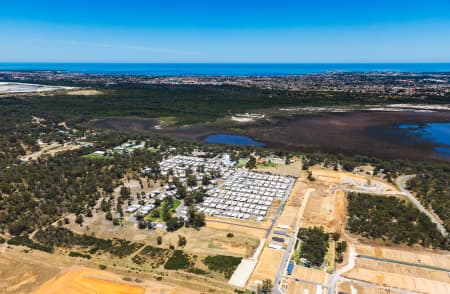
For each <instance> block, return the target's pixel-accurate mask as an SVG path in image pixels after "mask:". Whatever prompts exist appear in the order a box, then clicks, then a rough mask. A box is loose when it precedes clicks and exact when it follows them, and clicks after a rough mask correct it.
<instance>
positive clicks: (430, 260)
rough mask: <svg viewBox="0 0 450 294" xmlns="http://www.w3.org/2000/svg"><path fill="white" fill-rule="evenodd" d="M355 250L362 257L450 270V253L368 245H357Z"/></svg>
mask: <svg viewBox="0 0 450 294" xmlns="http://www.w3.org/2000/svg"><path fill="white" fill-rule="evenodd" d="M355 249H356V251H357V252H358V254H361V255H367V256H373V257H378V258H386V259H393V260H398V261H403V262H409V263H417V264H423V265H429V266H435V267H442V268H447V269H450V253H448V252H442V253H439V252H432V251H431V250H426V249H422V250H416V249H412V248H406V247H384V246H372V245H366V244H356V245H355Z"/></svg>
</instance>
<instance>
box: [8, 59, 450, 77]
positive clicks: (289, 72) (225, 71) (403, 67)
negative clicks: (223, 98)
mask: <svg viewBox="0 0 450 294" xmlns="http://www.w3.org/2000/svg"><path fill="white" fill-rule="evenodd" d="M0 71H62V72H69V73H84V74H111V75H151V76H293V75H304V74H320V73H330V72H349V73H350V72H410V73H411V72H413V73H440V72H447V73H448V72H450V63H279V64H278V63H12V62H11V63H7V62H0Z"/></svg>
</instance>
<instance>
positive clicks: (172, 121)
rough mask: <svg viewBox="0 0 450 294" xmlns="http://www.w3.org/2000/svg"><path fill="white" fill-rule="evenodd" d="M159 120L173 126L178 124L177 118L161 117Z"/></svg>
mask: <svg viewBox="0 0 450 294" xmlns="http://www.w3.org/2000/svg"><path fill="white" fill-rule="evenodd" d="M159 119H160V120H162V121H163V122H164V123H165V124H168V125H173V124H175V123H176V122H177V118H176V117H175V116H160V117H159Z"/></svg>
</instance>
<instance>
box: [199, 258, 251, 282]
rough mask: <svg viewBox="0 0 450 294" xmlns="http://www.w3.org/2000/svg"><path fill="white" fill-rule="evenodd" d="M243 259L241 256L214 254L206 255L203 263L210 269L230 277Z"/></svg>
mask: <svg viewBox="0 0 450 294" xmlns="http://www.w3.org/2000/svg"><path fill="white" fill-rule="evenodd" d="M241 260H242V258H241V257H234V256H226V255H214V256H208V257H206V258H205V259H204V260H203V263H204V264H205V265H206V266H207V267H208V269H209V270H211V271H216V272H220V273H223V274H224V276H225V278H227V279H229V278H230V277H231V275H232V274H233V272H234V271H235V270H236V268H237V267H238V265H239V264H240V263H241Z"/></svg>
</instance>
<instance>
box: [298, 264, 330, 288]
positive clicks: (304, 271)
mask: <svg viewBox="0 0 450 294" xmlns="http://www.w3.org/2000/svg"><path fill="white" fill-rule="evenodd" d="M292 277H293V278H299V279H302V280H307V281H311V282H314V283H317V284H322V285H326V284H327V283H328V281H329V279H330V275H329V274H327V273H326V272H324V271H321V270H318V269H314V268H307V267H303V266H295V268H294V272H293V273H292Z"/></svg>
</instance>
